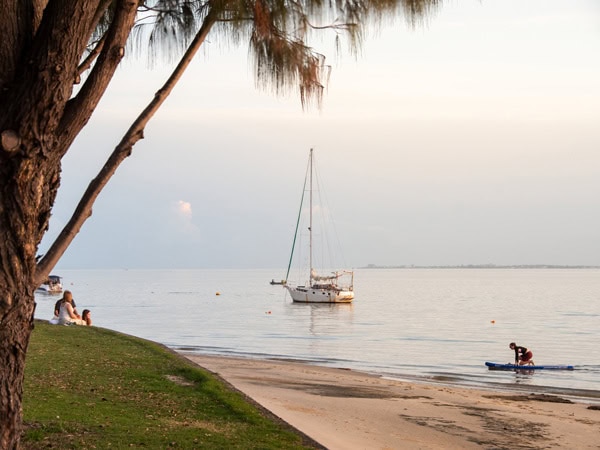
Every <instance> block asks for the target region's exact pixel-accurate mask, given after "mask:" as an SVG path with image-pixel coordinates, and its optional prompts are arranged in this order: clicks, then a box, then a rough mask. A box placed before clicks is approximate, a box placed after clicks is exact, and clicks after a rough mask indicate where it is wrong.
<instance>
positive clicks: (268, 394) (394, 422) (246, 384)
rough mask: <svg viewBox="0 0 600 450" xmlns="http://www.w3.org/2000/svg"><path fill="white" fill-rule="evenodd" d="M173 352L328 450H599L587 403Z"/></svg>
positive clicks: (595, 417) (596, 416)
mask: <svg viewBox="0 0 600 450" xmlns="http://www.w3.org/2000/svg"><path fill="white" fill-rule="evenodd" d="M177 352H178V353H180V354H181V355H182V356H184V357H186V358H187V359H189V360H191V361H192V362H194V363H196V364H198V365H199V366H201V367H203V368H205V369H206V370H208V371H210V372H212V373H214V374H216V375H218V376H219V377H220V378H222V379H224V380H225V381H226V382H228V383H229V384H230V385H232V386H233V387H234V388H236V389H238V390H239V391H241V392H243V393H244V394H245V395H247V396H248V397H250V398H251V399H253V400H254V401H256V402H257V403H259V404H260V405H262V406H263V407H265V408H266V409H268V410H269V411H271V412H272V413H273V414H275V415H276V416H277V417H279V418H281V419H282V420H284V421H285V422H287V423H289V424H290V425H292V426H293V427H294V428H296V429H298V430H300V431H301V432H302V433H304V434H306V435H307V436H309V437H310V438H312V439H314V440H315V441H317V442H319V443H320V444H322V445H323V446H325V447H327V448H329V449H345V450H353V449H356V450H358V449H366V448H369V449H386V448H403V449H442V448H443V449H446V448H465V449H466V448H482V447H485V448H490V447H491V448H508V447H509V446H510V447H511V448H516V449H519V448H528V449H532V448H540V449H541V448H582V449H584V448H595V449H597V448H599V447H598V444H597V430H598V429H599V428H600V410H598V409H599V408H598V406H597V405H593V403H594V402H593V401H587V400H582V399H580V398H578V399H576V401H573V402H572V401H570V400H569V399H567V398H564V397H565V396H568V395H567V394H565V395H564V396H563V395H561V394H558V395H556V394H548V393H541V394H540V393H533V394H531V393H530V392H531V391H536V390H539V389H537V387H534V386H528V387H527V388H528V389H526V390H524V391H523V392H520V393H515V392H510V391H509V390H507V389H503V388H501V387H500V388H499V389H489V388H480V387H467V386H457V385H448V384H442V383H440V382H432V383H428V382H418V381H405V380H398V379H392V378H388V377H384V376H380V375H374V374H369V373H365V372H358V371H354V370H350V369H340V368H330V367H324V366H316V365H311V364H310V363H305V362H301V361H290V360H279V359H277V360H275V359H251V358H239V357H229V356H213V355H202V354H197V353H190V352H186V351H177ZM525 391H529V392H527V393H526V392H525Z"/></svg>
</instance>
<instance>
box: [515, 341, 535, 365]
mask: <svg viewBox="0 0 600 450" xmlns="http://www.w3.org/2000/svg"><path fill="white" fill-rule="evenodd" d="M509 347H510V349H511V350H514V351H515V364H518V365H520V366H524V365H530V366H535V363H534V362H533V359H532V358H533V352H532V351H531V350H527V348H525V347H521V346H518V345H517V344H515V343H514V342H511V343H510V345H509Z"/></svg>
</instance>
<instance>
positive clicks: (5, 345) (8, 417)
mask: <svg viewBox="0 0 600 450" xmlns="http://www.w3.org/2000/svg"><path fill="white" fill-rule="evenodd" d="M3 295H4V294H3ZM16 297H18V298H14V301H15V303H16V307H15V308H13V309H11V310H10V312H9V313H8V314H7V315H6V316H4V317H3V318H2V323H1V324H0V355H1V357H2V360H0V379H1V380H2V383H1V384H0V448H1V449H7V450H9V449H16V448H18V446H19V440H20V436H21V420H22V417H21V403H22V400H23V375H24V369H25V354H26V353H27V346H28V345H29V337H30V335H31V331H32V329H33V312H34V309H35V303H34V296H33V292H29V293H27V292H23V293H20V294H18V295H17V296H16ZM3 300H5V299H4V298H3Z"/></svg>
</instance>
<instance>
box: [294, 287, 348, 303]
mask: <svg viewBox="0 0 600 450" xmlns="http://www.w3.org/2000/svg"><path fill="white" fill-rule="evenodd" d="M285 287H286V289H287V290H288V292H289V293H290V296H291V297H292V300H293V301H294V302H299V303H350V302H352V300H354V292H352V291H346V290H337V289H323V288H315V287H308V288H307V287H304V286H285Z"/></svg>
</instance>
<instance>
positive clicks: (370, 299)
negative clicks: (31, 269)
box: [36, 269, 600, 402]
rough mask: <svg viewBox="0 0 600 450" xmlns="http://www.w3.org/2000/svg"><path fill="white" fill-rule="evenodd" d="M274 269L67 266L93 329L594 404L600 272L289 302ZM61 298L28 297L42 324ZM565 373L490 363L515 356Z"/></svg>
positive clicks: (425, 279) (515, 274) (359, 273)
mask: <svg viewBox="0 0 600 450" xmlns="http://www.w3.org/2000/svg"><path fill="white" fill-rule="evenodd" d="M280 272H281V271H276V270H63V271H60V272H57V274H58V275H60V276H62V277H63V285H64V287H65V289H69V290H71V291H72V292H73V296H74V299H75V301H76V303H77V308H78V310H79V311H80V312H81V311H82V310H83V309H84V308H88V309H91V311H92V318H93V321H94V325H95V326H99V327H104V328H109V329H112V330H117V331H120V332H123V333H127V334H131V335H135V336H138V337H142V338H146V339H150V340H153V341H156V342H160V343H162V344H164V345H166V346H168V347H171V348H173V349H175V350H182V351H189V352H197V353H203V354H217V355H227V356H243V357H250V358H280V359H293V360H300V361H305V362H309V363H312V364H317V365H323V366H329V367H344V368H350V369H354V370H360V371H365V372H370V373H377V374H381V375H383V376H386V377H391V378H398V379H403V380H410V381H422V382H436V383H444V384H456V385H465V386H475V387H486V388H492V389H502V390H516V391H525V392H534V391H535V392H547V393H560V394H562V395H568V396H574V398H576V397H577V396H582V397H585V398H586V399H593V400H594V401H596V402H600V350H598V348H599V344H600V339H599V338H600V270H598V269H358V270H356V271H355V283H354V284H355V300H354V303H353V304H340V305H314V304H313V305H307V304H296V303H292V302H291V299H290V297H289V295H288V294H287V292H286V290H285V289H284V288H283V287H281V286H271V285H270V284H269V281H270V280H271V279H273V278H275V279H279V278H281V274H280ZM58 298H60V296H56V295H47V294H36V301H37V309H36V318H38V319H50V318H51V317H52V309H53V306H54V303H55V301H56V300H57V299H58ZM513 341H514V342H516V343H517V344H518V345H522V346H525V347H528V348H529V349H531V350H532V351H533V354H534V358H533V359H534V361H535V362H536V364H538V365H547V364H571V365H574V366H575V370H573V371H544V370H543V371H536V372H535V373H533V372H531V371H522V372H514V371H491V370H488V369H487V367H486V366H485V365H484V363H485V362H486V361H493V362H500V363H507V362H512V361H514V353H513V351H512V350H510V349H509V348H508V345H509V343H510V342H513Z"/></svg>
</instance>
